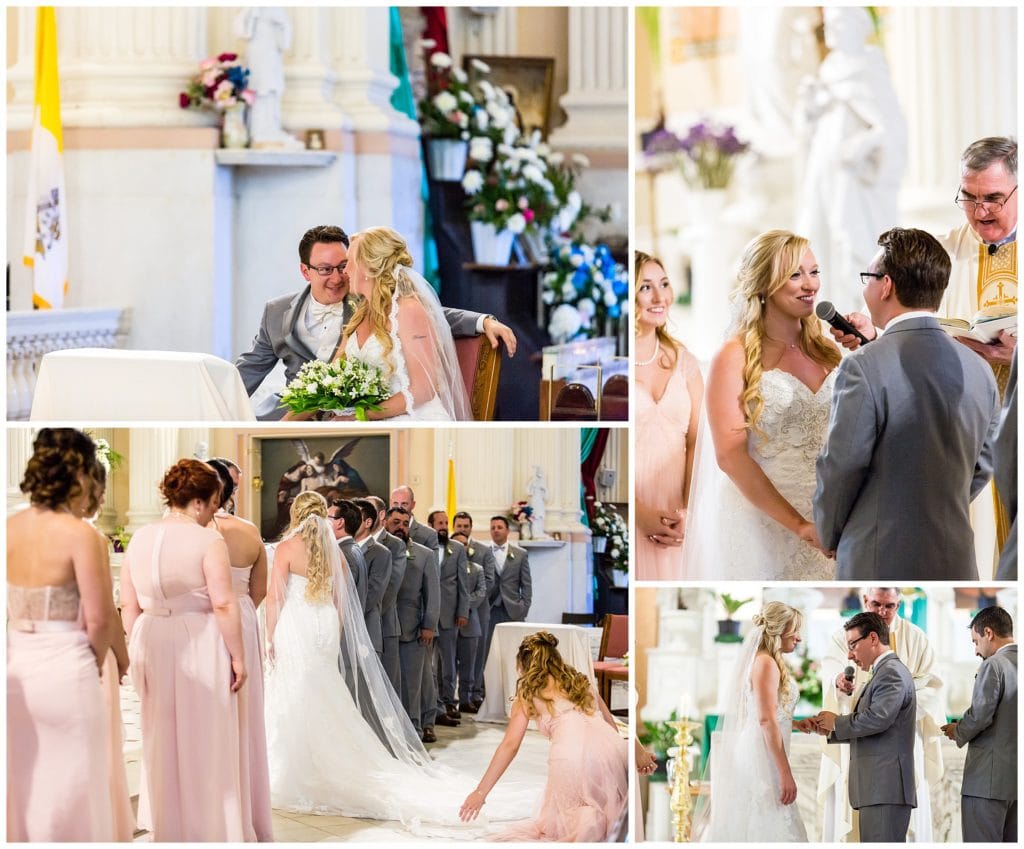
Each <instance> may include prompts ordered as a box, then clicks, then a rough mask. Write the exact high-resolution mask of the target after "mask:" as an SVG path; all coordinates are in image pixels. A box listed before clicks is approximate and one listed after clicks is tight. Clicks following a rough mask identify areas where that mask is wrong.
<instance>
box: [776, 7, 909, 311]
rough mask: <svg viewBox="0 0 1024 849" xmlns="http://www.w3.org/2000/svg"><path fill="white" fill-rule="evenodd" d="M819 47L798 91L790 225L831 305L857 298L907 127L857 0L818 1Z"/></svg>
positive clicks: (852, 304)
mask: <svg viewBox="0 0 1024 849" xmlns="http://www.w3.org/2000/svg"><path fill="white" fill-rule="evenodd" d="M824 16H825V44H826V46H827V47H828V48H829V51H830V52H829V54H828V55H827V56H826V57H825V60H824V61H823V62H822V63H821V67H820V68H819V70H818V75H817V77H814V78H809V79H808V80H807V81H806V83H805V85H804V86H803V88H802V91H801V107H802V113H803V114H802V118H803V120H804V121H805V122H806V123H807V130H808V135H809V149H808V153H807V159H806V167H807V170H806V173H805V175H804V184H803V191H802V197H801V199H800V206H799V212H798V215H797V224H796V231H797V232H798V233H799V234H800V235H801V236H806V237H807V238H808V239H810V240H811V249H812V250H813V251H814V255H815V257H816V258H817V260H818V264H819V266H820V267H821V279H822V292H821V297H822V298H824V299H828V300H832V301H834V302H835V305H836V308H837V309H838V310H839V312H841V313H846V312H849V311H851V310H854V309H859V308H861V304H862V301H863V294H862V288H861V282H860V277H858V273H859V272H861V271H866V270H867V267H868V263H869V262H870V261H871V258H872V257H873V256H874V254H875V252H876V251H877V250H878V245H877V241H878V236H879V235H881V234H882V233H883V232H885V231H886V230H888V229H890V228H891V227H894V226H896V224H897V223H898V205H897V202H898V200H899V190H900V180H901V179H902V177H903V172H904V170H905V166H906V161H907V128H906V122H905V120H904V118H903V113H902V110H901V109H900V105H899V101H898V99H897V97H896V92H895V90H894V89H893V85H892V80H891V78H890V76H889V70H888V67H887V66H886V63H885V56H884V54H883V53H882V51H881V50H880V49H879V48H877V47H874V46H872V45H868V44H866V43H865V42H866V40H867V39H868V38H869V37H870V36H871V32H872V23H871V18H870V16H869V15H868V13H867V11H866V10H865V9H864V8H862V7H842V8H840V7H827V8H826V9H825V10H824Z"/></svg>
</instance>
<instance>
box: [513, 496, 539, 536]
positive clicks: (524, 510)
mask: <svg viewBox="0 0 1024 849" xmlns="http://www.w3.org/2000/svg"><path fill="white" fill-rule="evenodd" d="M508 516H509V519H510V520H511V521H513V522H515V523H516V524H518V525H519V539H533V534H532V533H531V529H532V526H531V524H530V523H531V521H532V519H533V508H532V507H531V506H530V504H529V502H527V501H517V502H516V503H515V504H513V505H512V507H511V509H510V510H509V511H508Z"/></svg>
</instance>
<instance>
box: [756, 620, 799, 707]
mask: <svg viewBox="0 0 1024 849" xmlns="http://www.w3.org/2000/svg"><path fill="white" fill-rule="evenodd" d="M803 621H804V617H803V614H802V613H800V611H799V610H797V609H796V608H795V607H790V606H789V605H788V604H783V603H782V602H781V601H769V602H768V603H767V604H766V605H765V606H764V607H762V608H761V612H760V613H755V614H754V619H753V622H754V625H755V627H758V628H764V633H763V634H762V635H761V642H760V643H759V644H758V647H757V650H758V652H765V653H766V654H768V655H770V656H771V658H772V660H774V661H775V665H776V666H778V667H779V700H780V701H783V700H785V698H786V696H787V695H788V694H789V687H790V681H789V670H788V669H787V668H786V662H785V661H784V660H783V659H782V635H783V634H786V633H792V632H794V631H799V630H800V627H801V625H802V624H803Z"/></svg>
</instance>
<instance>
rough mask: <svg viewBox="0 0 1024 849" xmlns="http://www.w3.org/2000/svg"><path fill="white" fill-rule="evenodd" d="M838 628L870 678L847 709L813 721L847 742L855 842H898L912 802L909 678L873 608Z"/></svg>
mask: <svg viewBox="0 0 1024 849" xmlns="http://www.w3.org/2000/svg"><path fill="white" fill-rule="evenodd" d="M844 628H845V629H846V645H847V649H848V655H847V656H848V657H849V658H850V660H852V661H853V662H854V663H856V664H857V666H859V667H860V668H861V669H863V670H864V671H866V672H868V671H869V672H870V673H871V676H872V677H871V680H870V681H869V682H868V685H867V686H866V687H865V688H864V691H863V692H862V693H861V695H860V699H858V701H857V704H856V705H855V706H854V708H853V713H852V714H847V715H845V716H837V715H836V714H835V713H832V712H831V711H827V710H823V711H822V712H821V713H819V714H818V715H817V716H816V717H815V718H814V721H815V723H816V724H817V726H818V731H819V733H821V734H825V735H827V736H828V742H829V743H849V745H850V805H851V806H852V807H853V808H854V810H856V811H857V812H858V813H859V814H860V839H861V842H862V843H904V842H905V841H906V839H907V827H908V826H909V825H910V812H911V810H912V809H913V808H915V807H917V792H916V790H915V789H914V729H915V723H916V719H917V697H916V695H915V693H914V679H913V678H912V677H911V675H910V672H909V671H908V670H907V667H906V666H904V665H903V663H902V661H900V659H899V658H898V657H897V656H896V653H895V652H893V651H892V649H890V648H889V628H888V626H887V625H886V624H885V622H883V621H882V618H881V617H880V616H879V615H878V614H877V613H858V614H857V615H856V616H853V617H852V618H851V619H850V620H849V621H848V622H847V623H846V625H845V626H844Z"/></svg>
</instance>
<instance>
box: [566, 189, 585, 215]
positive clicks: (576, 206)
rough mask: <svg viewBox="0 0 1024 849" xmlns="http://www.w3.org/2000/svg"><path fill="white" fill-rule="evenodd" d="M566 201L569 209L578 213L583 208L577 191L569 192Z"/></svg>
mask: <svg viewBox="0 0 1024 849" xmlns="http://www.w3.org/2000/svg"><path fill="white" fill-rule="evenodd" d="M568 200H569V207H570V209H573V210H575V211H576V212H579V211H580V209H581V208H582V207H583V198H582V197H580V193H579V192H577V191H571V192H569V198H568Z"/></svg>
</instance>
